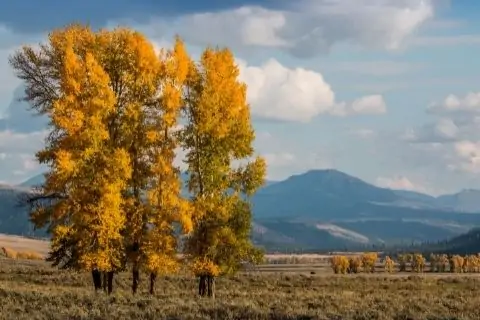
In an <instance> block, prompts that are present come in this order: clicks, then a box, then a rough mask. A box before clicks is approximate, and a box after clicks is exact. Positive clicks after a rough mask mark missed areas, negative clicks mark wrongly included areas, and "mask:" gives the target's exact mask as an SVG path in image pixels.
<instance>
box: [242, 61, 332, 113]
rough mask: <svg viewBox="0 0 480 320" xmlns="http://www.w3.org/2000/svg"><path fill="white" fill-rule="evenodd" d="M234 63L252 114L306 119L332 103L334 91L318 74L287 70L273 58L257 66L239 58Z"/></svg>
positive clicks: (327, 107)
mask: <svg viewBox="0 0 480 320" xmlns="http://www.w3.org/2000/svg"><path fill="white" fill-rule="evenodd" d="M238 66H239V69H240V79H241V80H242V81H244V82H245V83H247V85H248V91H247V97H248V101H249V103H250V104H251V107H252V113H254V114H255V115H257V116H260V117H265V118H270V119H277V120H291V121H308V120H310V119H311V118H312V117H314V116H316V115H318V114H321V113H325V112H328V111H329V110H331V109H332V108H333V106H334V104H335V94H334V92H333V90H332V88H331V87H330V85H329V84H328V83H327V82H326V81H325V79H324V78H323V76H322V75H321V74H320V73H317V72H314V71H310V70H306V69H303V68H294V69H289V68H287V67H285V66H283V65H282V64H280V63H279V62H278V61H277V60H275V59H270V60H268V61H267V62H266V63H264V64H263V65H261V66H258V67H257V66H249V65H247V63H246V62H244V61H239V63H238Z"/></svg>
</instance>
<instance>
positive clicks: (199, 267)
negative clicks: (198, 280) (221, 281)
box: [192, 258, 220, 276]
mask: <svg viewBox="0 0 480 320" xmlns="http://www.w3.org/2000/svg"><path fill="white" fill-rule="evenodd" d="M192 271H193V273H194V274H195V275H196V276H201V275H210V276H218V275H219V274H220V268H219V267H218V265H216V264H215V263H214V262H213V261H211V260H208V259H207V258H199V259H195V260H194V261H193V263H192Z"/></svg>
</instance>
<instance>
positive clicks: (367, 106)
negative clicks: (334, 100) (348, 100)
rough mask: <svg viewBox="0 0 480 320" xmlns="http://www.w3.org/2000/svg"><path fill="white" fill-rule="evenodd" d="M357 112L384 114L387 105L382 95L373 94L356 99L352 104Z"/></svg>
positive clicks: (354, 111) (352, 107) (352, 108)
mask: <svg viewBox="0 0 480 320" xmlns="http://www.w3.org/2000/svg"><path fill="white" fill-rule="evenodd" d="M350 108H351V110H352V111H353V113H355V114H384V113H386V112H387V106H386V104H385V101H384V100H383V97H382V96H381V95H378V94H376V95H371V96H365V97H362V98H359V99H356V100H354V101H353V102H352V104H351V106H350Z"/></svg>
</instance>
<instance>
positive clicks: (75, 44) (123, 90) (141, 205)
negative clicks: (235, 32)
mask: <svg viewBox="0 0 480 320" xmlns="http://www.w3.org/2000/svg"><path fill="white" fill-rule="evenodd" d="M10 62H11V64H12V66H13V67H14V69H15V70H16V71H17V75H18V76H19V77H20V78H21V79H22V80H24V82H25V84H26V97H25V100H27V101H28V102H30V103H31V105H32V106H33V108H34V109H35V110H36V111H37V112H38V113H40V114H46V115H47V116H49V117H50V119H51V134H50V135H49V137H48V139H47V146H46V148H45V149H44V150H42V151H41V152H39V153H38V154H37V159H38V160H39V161H40V162H41V163H45V164H47V165H49V166H50V172H49V173H48V174H47V175H46V184H45V186H44V187H43V188H41V189H40V190H39V192H37V193H36V194H34V195H33V196H31V197H29V200H28V202H29V203H30V204H31V205H32V207H31V209H32V210H31V218H32V221H33V222H34V224H35V226H36V227H43V226H48V229H49V231H50V232H51V233H52V236H53V237H52V252H51V253H50V256H49V260H50V261H52V262H53V264H54V265H59V266H62V267H65V268H75V269H82V268H92V276H93V280H94V285H95V288H96V289H99V288H100V287H101V281H102V280H101V275H100V272H101V271H106V272H110V273H109V274H108V282H109V283H110V284H111V282H112V279H113V271H116V270H120V269H123V268H125V266H126V264H127V263H131V264H132V291H133V292H136V290H137V287H138V281H139V270H140V268H141V267H142V266H144V267H147V269H148V270H149V271H153V269H152V268H153V267H152V266H153V265H157V266H158V264H159V263H160V262H162V263H163V262H165V260H158V259H155V255H156V256H157V258H158V256H159V255H162V254H163V255H164V256H165V257H167V256H168V257H172V250H171V248H170V245H171V244H172V242H174V238H173V237H174V235H173V234H172V233H168V235H167V233H166V231H167V230H171V229H172V223H173V222H174V221H175V220H179V221H180V222H182V224H183V225H184V227H186V229H187V230H188V229H189V227H188V226H189V225H191V222H190V221H189V218H188V214H187V215H185V210H186V209H185V208H187V207H188V206H186V204H185V202H182V201H180V199H179V194H180V188H179V182H178V179H179V178H178V170H177V169H176V168H174V167H173V165H172V162H173V157H174V153H173V150H174V149H175V148H176V147H177V145H176V144H177V141H176V140H175V139H174V135H173V133H172V132H171V131H172V130H171V129H172V128H173V127H175V125H176V119H177V118H178V113H179V108H180V106H181V99H180V98H179V96H180V94H181V92H182V90H183V88H182V83H183V81H184V80H185V78H186V76H187V74H188V68H189V64H190V60H189V59H188V56H187V55H186V52H185V50H183V44H182V43H181V41H180V40H179V39H177V42H176V45H175V49H174V51H173V52H172V53H168V54H164V55H162V56H161V57H158V56H157V54H156V52H155V50H154V48H153V46H152V44H151V43H150V42H149V41H148V40H147V39H146V38H145V37H144V36H143V35H141V34H140V33H138V32H134V31H131V30H128V29H123V28H118V29H115V30H113V31H108V30H100V31H98V32H93V31H92V30H91V29H89V28H88V27H84V26H80V25H72V26H68V27H66V28H64V29H59V30H56V31H54V32H52V33H51V34H50V36H49V42H48V43H47V44H41V45H40V48H39V49H38V50H35V49H33V48H32V47H24V48H23V49H22V50H21V51H19V52H17V53H16V54H15V55H14V56H13V57H12V58H11V60H10ZM180 97H181V96H180ZM145 196H147V198H148V199H147V200H149V201H145ZM92 217H96V219H94V218H92ZM110 220H111V223H109V224H107V223H106V221H110ZM97 229H99V230H97ZM161 235H162V236H161ZM101 237H104V238H105V237H107V238H108V239H110V238H109V237H111V241H113V240H115V245H113V243H112V242H109V241H110V240H108V239H107V240H108V241H107V240H102V239H103V238H101ZM84 241H87V242H88V241H90V242H92V243H87V244H83V242H84ZM99 243H101V245H100V244H99ZM93 244H95V245H93ZM84 246H85V247H86V248H87V247H88V248H89V249H88V250H93V249H91V248H94V247H95V246H101V247H102V248H103V247H104V252H103V251H102V252H96V253H95V254H97V255H100V256H105V255H107V256H108V255H113V256H112V257H110V256H109V258H108V259H110V260H111V261H110V260H109V261H110V262H109V263H107V264H108V266H107V265H104V264H101V262H102V261H99V260H98V259H97V258H95V259H94V256H89V259H87V260H88V261H91V262H89V263H83V264H82V263H81V262H82V261H84V260H85V258H84V255H85V253H84V251H85V250H86V249H84V248H83V247H84ZM162 248H163V249H164V250H166V251H168V252H163V253H162V252H159V251H160V250H162ZM154 251H155V253H154ZM92 254H93V253H92ZM113 258H115V259H113ZM105 259H106V258H105ZM97 260H98V261H97ZM152 261H156V262H155V263H153V262H152ZM102 263H103V262H102ZM104 279H105V275H104ZM104 284H105V281H104ZM109 287H111V285H110V286H109ZM109 291H111V288H109Z"/></svg>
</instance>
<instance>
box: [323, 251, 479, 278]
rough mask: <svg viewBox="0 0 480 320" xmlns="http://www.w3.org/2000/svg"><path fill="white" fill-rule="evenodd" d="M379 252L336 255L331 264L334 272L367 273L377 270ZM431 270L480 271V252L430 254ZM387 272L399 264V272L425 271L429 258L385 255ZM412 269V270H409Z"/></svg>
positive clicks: (406, 254) (384, 263)
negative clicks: (472, 253)
mask: <svg viewBox="0 0 480 320" xmlns="http://www.w3.org/2000/svg"><path fill="white" fill-rule="evenodd" d="M377 260H378V256H377V253H374V252H370V253H368V252H367V253H364V254H362V255H357V256H352V257H350V258H348V257H346V256H341V255H335V256H332V257H331V258H330V266H331V268H332V270H333V272H334V273H340V274H345V273H359V272H360V271H361V270H362V269H361V268H363V271H364V272H366V273H373V272H375V265H376V263H377ZM428 263H429V271H430V272H451V273H477V272H480V253H479V254H476V255H466V256H461V255H451V256H448V255H446V254H430V256H429V258H428ZM381 264H382V267H383V268H384V270H385V272H387V273H393V272H394V271H395V266H396V265H398V271H399V272H407V271H412V272H416V273H422V272H425V270H426V267H427V259H426V258H425V257H424V256H423V255H422V254H421V253H414V254H409V253H403V254H399V255H398V256H397V257H396V261H395V260H394V259H392V258H390V257H389V256H385V257H384V258H383V259H382V261H381ZM408 269H410V270H408Z"/></svg>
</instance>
